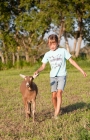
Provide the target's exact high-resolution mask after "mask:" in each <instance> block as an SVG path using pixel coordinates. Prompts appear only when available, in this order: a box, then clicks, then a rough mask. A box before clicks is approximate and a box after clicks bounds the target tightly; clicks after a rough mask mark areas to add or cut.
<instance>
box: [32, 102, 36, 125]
mask: <svg viewBox="0 0 90 140" xmlns="http://www.w3.org/2000/svg"><path fill="white" fill-rule="evenodd" d="M32 105H33V107H32V115H33V122H35V111H36V101H35V100H34V101H32Z"/></svg>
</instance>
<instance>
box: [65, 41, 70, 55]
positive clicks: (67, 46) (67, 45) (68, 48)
mask: <svg viewBox="0 0 90 140" xmlns="http://www.w3.org/2000/svg"><path fill="white" fill-rule="evenodd" d="M65 47H66V50H67V51H68V52H69V53H70V47H69V43H68V41H66V42H65Z"/></svg>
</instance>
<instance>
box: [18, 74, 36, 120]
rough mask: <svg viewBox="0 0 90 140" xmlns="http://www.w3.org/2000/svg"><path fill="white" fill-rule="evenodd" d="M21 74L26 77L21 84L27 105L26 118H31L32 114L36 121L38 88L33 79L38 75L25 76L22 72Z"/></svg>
mask: <svg viewBox="0 0 90 140" xmlns="http://www.w3.org/2000/svg"><path fill="white" fill-rule="evenodd" d="M20 76H21V77H22V78H24V80H23V81H22V83H21V86H20V91H21V93H22V98H23V102H24V106H25V113H26V118H30V117H31V114H32V116H33V122H34V121H35V110H36V96H37V93H38V88H37V85H36V84H35V83H34V82H33V79H34V78H36V76H37V75H33V76H25V75H22V74H20Z"/></svg>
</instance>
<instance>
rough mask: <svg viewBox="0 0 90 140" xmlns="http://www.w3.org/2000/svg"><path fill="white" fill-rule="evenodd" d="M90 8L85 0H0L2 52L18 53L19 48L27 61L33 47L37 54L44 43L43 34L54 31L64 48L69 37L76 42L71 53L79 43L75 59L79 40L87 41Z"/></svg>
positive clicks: (89, 26)
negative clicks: (63, 43)
mask: <svg viewBox="0 0 90 140" xmlns="http://www.w3.org/2000/svg"><path fill="white" fill-rule="evenodd" d="M89 5H90V2H89V1H88V0H83V1H82V0H79V1H78V0H64V1H63V0H55V1H53V0H1V1H0V40H2V42H3V44H4V45H2V46H3V47H4V49H5V48H9V49H6V51H11V52H12V50H15V52H17V46H20V47H21V48H22V50H23V51H24V52H25V54H26V56H27V57H26V58H27V61H29V53H30V51H31V50H32V48H34V49H37V48H38V49H37V52H38V51H39V49H40V46H41V47H42V46H43V45H41V44H43V43H44V42H45V40H44V39H43V38H44V36H45V34H46V33H49V32H50V30H53V31H54V32H56V33H57V35H58V37H59V40H61V37H62V36H63V37H64V39H65V42H66V47H67V48H69V43H68V37H73V38H74V39H75V42H74V46H73V51H74V53H75V52H76V44H77V42H78V49H77V50H78V51H77V53H76V55H77V56H78V54H79V50H80V44H81V41H82V40H84V41H87V42H90V31H89V29H90V6H89ZM6 35H8V37H7V39H6ZM11 38H12V39H11ZM10 42H11V43H10ZM15 42H16V43H15ZM11 44H12V45H11ZM67 44H68V46H67ZM2 50H3V49H2Z"/></svg>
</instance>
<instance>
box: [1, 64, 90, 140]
mask: <svg viewBox="0 0 90 140" xmlns="http://www.w3.org/2000/svg"><path fill="white" fill-rule="evenodd" d="M82 66H83V64H82ZM67 68H68V69H67V71H68V75H67V83H66V87H65V90H64V92H63V99H62V107H61V112H62V113H61V114H60V115H59V118H58V120H54V119H52V116H53V113H54V110H53V106H52V101H51V93H50V84H49V70H45V71H43V72H42V73H41V74H40V75H39V76H38V77H37V78H36V79H35V80H34V82H35V83H36V84H37V86H38V88H39V94H38V96H37V100H36V122H35V123H34V124H33V122H32V118H31V119H30V120H26V118H25V113H24V106H23V101H22V96H21V93H20V89H19V87H20V84H21V81H22V80H23V79H22V78H21V77H20V76H19V74H20V73H22V74H25V75H32V74H33V72H34V71H35V70H36V69H37V68H36V67H32V68H24V69H17V70H14V69H10V70H7V71H0V140H90V65H88V66H87V67H86V66H83V69H84V70H85V71H86V73H87V75H88V76H87V77H86V78H84V77H83V75H82V74H81V73H80V72H79V71H77V70H76V69H75V68H73V67H70V66H68V67H67Z"/></svg>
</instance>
